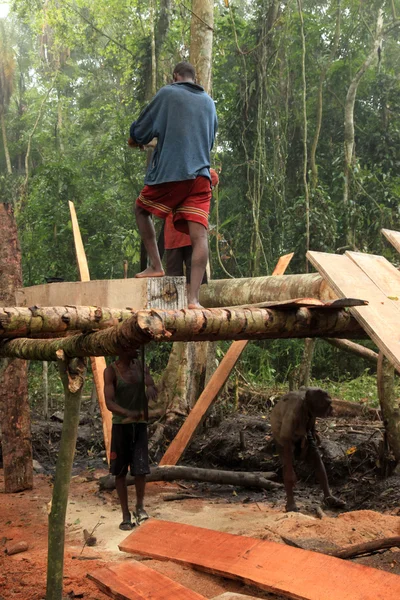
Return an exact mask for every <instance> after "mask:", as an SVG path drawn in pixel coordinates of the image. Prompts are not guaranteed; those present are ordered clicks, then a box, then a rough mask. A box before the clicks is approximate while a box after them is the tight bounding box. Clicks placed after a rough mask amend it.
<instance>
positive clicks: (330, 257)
mask: <svg viewBox="0 0 400 600" xmlns="http://www.w3.org/2000/svg"><path fill="white" fill-rule="evenodd" d="M307 258H308V259H309V260H310V261H311V263H312V264H313V265H314V266H315V267H316V268H317V269H318V270H319V271H320V272H321V274H322V275H323V276H324V277H325V278H326V279H327V281H328V282H329V284H330V285H331V286H332V288H333V289H334V290H335V291H336V292H337V293H338V294H340V295H342V296H348V295H351V294H352V293H354V290H357V295H360V296H361V297H362V298H364V299H365V300H368V301H369V304H368V306H361V307H354V308H351V309H350V311H351V313H352V314H353V315H354V316H355V317H356V319H357V320H358V321H359V323H360V324H361V325H362V326H363V327H364V329H365V331H366V332H367V333H368V335H369V336H370V337H371V339H372V340H373V341H374V342H375V344H376V345H377V346H378V348H379V349H380V350H381V351H382V352H383V353H384V354H385V355H386V356H387V357H388V358H389V360H390V361H391V362H392V363H393V364H394V365H395V367H396V369H397V370H398V371H400V338H399V336H398V333H397V332H398V330H399V327H400V311H399V308H398V306H397V305H396V304H395V302H393V301H392V300H390V299H389V298H388V297H387V295H385V294H384V293H383V292H382V291H381V289H380V288H379V287H378V286H377V285H376V284H375V283H374V281H373V280H372V279H370V277H368V275H366V274H365V273H364V271H363V270H362V269H361V268H360V267H359V266H358V265H357V264H356V263H355V262H354V261H353V260H351V259H350V258H349V257H348V256H340V255H337V254H326V253H324V252H307ZM375 264H376V270H377V271H379V270H380V268H381V267H380V261H377V262H376V263H375ZM324 337H332V336H324ZM335 337H336V336H335ZM348 337H349V336H348Z"/></svg>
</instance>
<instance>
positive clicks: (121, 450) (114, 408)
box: [104, 350, 157, 531]
mask: <svg viewBox="0 0 400 600" xmlns="http://www.w3.org/2000/svg"><path fill="white" fill-rule="evenodd" d="M143 374H144V376H143ZM104 395H105V400H106V405H107V408H108V410H110V411H111V412H112V413H113V419H112V421H113V425H112V435H111V454H110V472H111V473H112V475H115V487H116V488H117V493H118V498H119V501H120V504H121V509H122V523H121V524H120V526H119V528H120V529H122V530H124V531H129V530H130V529H132V528H133V527H134V525H135V524H136V523H137V524H138V525H139V524H140V523H142V522H143V521H145V520H146V519H148V518H149V516H148V514H147V513H146V511H145V509H144V506H143V500H144V490H145V485H146V475H148V473H150V469H149V457H148V439H147V421H148V413H149V408H148V401H149V400H154V399H155V398H156V397H157V388H156V387H155V385H154V381H153V378H152V377H151V375H150V372H149V370H148V368H147V366H145V368H144V373H143V366H142V363H141V362H140V360H138V354H137V351H136V350H131V351H129V352H126V353H120V355H119V357H118V360H117V361H116V362H114V363H112V364H111V365H110V366H109V367H107V368H106V369H105V371H104ZM128 467H130V471H131V475H133V476H134V477H135V488H136V511H135V513H132V515H131V513H130V511H129V508H128V488H127V485H126V475H127V473H128ZM132 516H133V518H134V520H133V521H132Z"/></svg>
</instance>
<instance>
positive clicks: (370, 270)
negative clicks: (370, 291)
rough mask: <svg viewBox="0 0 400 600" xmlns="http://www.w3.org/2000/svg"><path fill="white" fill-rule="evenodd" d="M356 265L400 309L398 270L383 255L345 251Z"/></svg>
mask: <svg viewBox="0 0 400 600" xmlns="http://www.w3.org/2000/svg"><path fill="white" fill-rule="evenodd" d="M346 256H348V257H349V258H350V259H351V260H352V261H353V262H355V263H356V265H357V266H358V267H359V268H360V269H362V270H363V271H364V273H365V274H366V275H368V277H369V278H370V279H371V280H372V281H373V282H374V284H375V285H376V286H378V288H379V289H380V290H381V292H382V293H383V294H385V296H387V297H388V298H389V299H390V300H392V301H393V304H394V305H395V306H397V308H398V309H399V310H400V272H399V271H398V270H397V269H396V267H394V266H393V265H392V264H391V263H390V262H389V261H388V260H386V258H384V257H383V256H377V255H375V254H363V253H362V252H346Z"/></svg>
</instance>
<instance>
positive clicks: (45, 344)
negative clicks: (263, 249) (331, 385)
mask: <svg viewBox="0 0 400 600" xmlns="http://www.w3.org/2000/svg"><path fill="white" fill-rule="evenodd" d="M304 337H346V338H349V337H350V338H351V337H356V338H358V337H366V334H365V333H364V331H363V330H362V329H361V327H360V326H359V324H358V323H357V321H356V320H355V319H354V317H353V316H352V315H351V314H350V313H349V312H347V311H346V310H344V309H340V310H333V309H323V308H312V309H308V308H304V307H302V308H299V309H298V308H293V309H290V310H289V309H287V310H276V309H263V308H255V309H251V308H243V309H238V310H236V309H209V310H205V309H196V310H195V309H191V310H176V311H172V310H171V311H165V310H155V309H152V310H147V311H145V310H144V311H138V312H136V313H133V315H132V317H131V318H130V319H128V320H127V321H124V322H123V323H121V324H120V325H117V326H113V327H109V328H108V329H106V330H103V331H96V332H94V333H88V334H85V335H74V336H70V337H66V338H60V339H55V340H36V339H28V338H20V339H15V340H9V341H2V342H0V358H1V357H13V358H14V357H16V358H25V359H28V360H57V356H56V352H57V350H63V351H64V353H65V355H66V357H68V358H73V357H83V356H113V355H115V354H118V353H119V352H120V351H121V350H124V349H130V348H132V347H138V346H140V345H142V344H146V343H148V342H150V341H155V342H163V341H169V342H174V341H187V342H188V341H217V340H247V339H248V340H258V339H277V338H278V339H280V338H304Z"/></svg>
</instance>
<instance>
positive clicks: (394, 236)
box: [381, 229, 400, 252]
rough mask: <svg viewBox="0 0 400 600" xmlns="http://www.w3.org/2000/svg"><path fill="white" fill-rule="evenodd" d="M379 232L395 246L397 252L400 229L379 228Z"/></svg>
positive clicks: (399, 244) (399, 247) (399, 245)
mask: <svg viewBox="0 0 400 600" xmlns="http://www.w3.org/2000/svg"><path fill="white" fill-rule="evenodd" d="M381 232H382V233H383V235H384V236H385V238H386V239H387V240H389V242H390V243H391V244H392V246H393V247H394V248H396V250H397V252H400V231H393V229H381Z"/></svg>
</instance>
